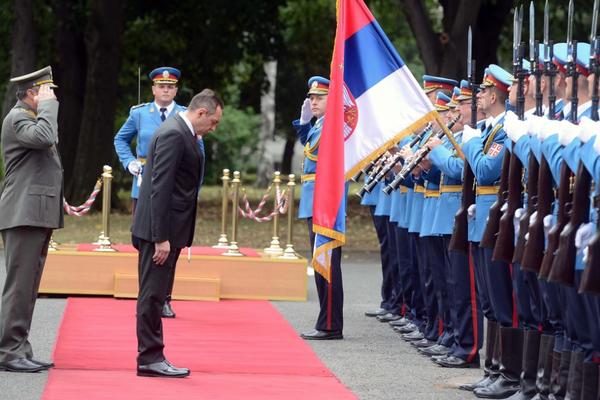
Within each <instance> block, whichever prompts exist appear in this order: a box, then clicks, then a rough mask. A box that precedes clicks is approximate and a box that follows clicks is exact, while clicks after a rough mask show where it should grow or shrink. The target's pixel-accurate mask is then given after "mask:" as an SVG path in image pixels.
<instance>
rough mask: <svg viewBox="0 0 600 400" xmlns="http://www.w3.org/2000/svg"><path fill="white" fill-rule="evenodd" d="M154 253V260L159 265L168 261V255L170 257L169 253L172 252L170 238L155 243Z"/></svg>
mask: <svg viewBox="0 0 600 400" xmlns="http://www.w3.org/2000/svg"><path fill="white" fill-rule="evenodd" d="M154 248H155V250H154V255H153V256H152V261H154V262H155V263H156V264H158V265H163V264H164V263H165V261H167V257H169V253H170V252H171V245H170V244H169V241H168V240H165V241H164V242H157V243H154Z"/></svg>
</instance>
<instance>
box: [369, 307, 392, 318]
mask: <svg viewBox="0 0 600 400" xmlns="http://www.w3.org/2000/svg"><path fill="white" fill-rule="evenodd" d="M387 313H388V311H387V310H386V309H385V308H378V309H376V310H372V311H366V312H365V315H366V316H367V317H378V316H380V315H385V314H387Z"/></svg>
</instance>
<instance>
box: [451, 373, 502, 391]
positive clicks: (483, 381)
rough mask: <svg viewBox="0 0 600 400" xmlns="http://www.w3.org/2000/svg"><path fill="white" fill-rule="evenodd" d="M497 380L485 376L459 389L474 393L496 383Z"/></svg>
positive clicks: (493, 377)
mask: <svg viewBox="0 0 600 400" xmlns="http://www.w3.org/2000/svg"><path fill="white" fill-rule="evenodd" d="M496 379H497V376H492V375H484V376H483V378H481V379H480V380H478V381H477V382H473V383H465V384H464V385H459V386H458V388H459V389H460V390H468V391H469V392H472V391H474V390H475V389H478V388H482V387H486V386H489V385H491V384H492V383H494V381H495V380H496Z"/></svg>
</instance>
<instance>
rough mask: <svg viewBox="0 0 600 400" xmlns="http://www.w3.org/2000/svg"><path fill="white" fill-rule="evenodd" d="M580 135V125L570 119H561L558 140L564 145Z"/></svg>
mask: <svg viewBox="0 0 600 400" xmlns="http://www.w3.org/2000/svg"><path fill="white" fill-rule="evenodd" d="M578 136H579V125H575V124H572V123H571V122H570V121H567V120H562V121H560V129H559V131H558V141H559V142H560V144H562V145H563V146H566V145H568V144H569V143H571V142H572V141H573V139H575V138H576V137H578Z"/></svg>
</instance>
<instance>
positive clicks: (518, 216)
mask: <svg viewBox="0 0 600 400" xmlns="http://www.w3.org/2000/svg"><path fill="white" fill-rule="evenodd" d="M524 214H525V209H524V208H517V209H516V210H515V215H514V217H513V226H514V227H515V237H518V236H519V233H520V232H521V218H523V215H524Z"/></svg>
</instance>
